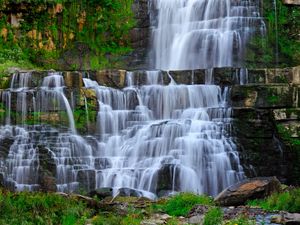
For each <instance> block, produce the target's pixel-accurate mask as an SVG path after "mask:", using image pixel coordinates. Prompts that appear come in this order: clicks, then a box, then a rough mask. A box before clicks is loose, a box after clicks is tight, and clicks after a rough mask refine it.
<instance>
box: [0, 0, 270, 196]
mask: <svg viewBox="0 0 300 225" xmlns="http://www.w3.org/2000/svg"><path fill="white" fill-rule="evenodd" d="M151 7H152V9H153V11H152V13H153V14H152V15H151V16H152V19H153V21H155V20H157V26H155V28H154V33H153V49H152V56H153V58H152V59H153V62H154V65H155V68H159V69H167V70H169V69H195V68H212V67H221V66H237V65H240V63H241V62H242V60H240V59H242V58H243V54H244V52H243V51H244V47H245V44H246V42H247V40H248V39H249V38H250V36H251V35H252V33H253V32H255V28H258V29H262V30H263V29H264V26H263V23H262V22H261V19H260V17H259V15H258V10H257V7H256V6H255V5H254V2H253V1H246V0H241V1H235V3H234V4H233V3H232V1H229V0H224V1H221V0H209V1H206V0H181V1H180V0H154V1H152V2H151ZM155 12H157V17H156V19H155V18H154V17H155V16H156V14H155ZM153 23H154V22H153ZM154 25H155V23H154ZM240 71H241V72H240V73H239V74H238V73H237V80H238V82H239V83H240V84H244V83H246V82H247V79H248V78H247V77H248V74H247V70H240ZM22 76H23V75H22ZM22 76H21V77H22ZM135 76H136V74H135V73H134V72H129V73H128V74H127V87H126V88H124V89H123V90H117V89H113V88H108V87H104V86H101V85H99V84H98V83H97V82H96V81H92V80H91V79H89V78H84V79H83V82H84V84H85V88H87V89H94V90H95V91H96V93H97V100H98V104H99V111H98V115H97V131H96V133H95V134H93V136H88V137H84V136H79V135H77V134H76V129H75V122H74V116H73V111H72V108H74V106H75V103H74V102H75V101H74V99H73V97H74V96H73V97H71V99H72V100H70V101H69V100H68V98H67V96H66V95H65V94H64V82H63V77H62V75H61V74H59V73H52V74H51V73H50V74H49V75H48V76H47V77H45V78H44V80H43V83H42V85H41V87H38V90H37V91H36V92H35V94H32V93H31V91H32V90H30V88H28V86H29V85H28V84H29V82H30V79H31V78H30V77H29V76H28V77H26V76H25V77H22V78H21V77H20V78H17V77H13V79H12V85H11V88H10V90H8V91H5V92H4V95H3V101H5V103H6V104H5V105H6V107H7V108H8V109H9V110H7V116H6V122H7V124H8V125H9V124H10V123H11V118H10V117H11V108H12V103H11V94H12V92H13V91H14V90H17V89H20V88H21V89H20V90H19V91H21V90H22V91H21V93H23V92H24V91H25V93H26V95H24V93H23V94H21V95H20V97H19V96H18V98H17V99H20V100H19V103H18V105H17V110H18V111H19V112H21V123H20V124H23V125H24V120H25V118H26V116H27V115H28V113H29V111H32V109H30V107H29V104H28V100H25V99H30V101H32V108H33V111H34V112H41V113H43V112H49V113H51V112H61V111H64V110H65V111H66V114H67V116H68V122H69V123H68V125H69V131H67V132H61V131H60V130H55V129H53V128H50V127H48V126H41V127H39V126H36V127H26V126H23V127H12V126H6V127H1V128H2V129H1V132H0V139H1V138H5V137H6V136H7V135H11V136H17V137H16V138H15V141H14V143H13V145H12V146H11V148H10V149H9V156H8V158H7V160H6V162H5V168H6V171H4V174H5V178H6V180H8V181H10V182H12V183H14V184H15V186H16V187H17V189H19V190H22V189H29V190H34V189H36V188H37V186H38V184H37V180H36V179H37V174H36V172H37V168H38V166H39V164H38V162H37V159H36V157H37V156H36V148H37V146H38V145H43V146H44V147H46V148H47V149H48V150H49V151H50V152H51V156H52V159H54V161H55V165H56V172H55V174H56V183H57V189H58V190H59V191H75V190H79V189H80V188H85V189H86V190H91V189H95V188H99V187H113V188H114V190H118V189H119V188H122V187H128V188H132V189H136V190H138V191H141V193H142V195H144V196H148V197H151V198H154V197H155V195H156V194H163V192H164V194H166V193H170V192H174V191H192V192H195V193H207V194H211V195H216V194H217V193H218V192H220V191H221V190H222V189H223V188H225V187H227V186H229V185H230V184H233V183H235V182H236V181H239V180H241V179H243V178H244V174H243V169H242V167H241V165H240V163H239V157H238V153H237V151H236V146H235V144H234V142H233V141H232V139H231V137H230V126H231V124H230V116H231V109H230V107H229V106H228V104H227V96H228V93H229V91H230V90H229V88H228V87H224V88H223V89H221V88H220V87H218V86H216V85H213V83H214V77H213V69H208V70H207V71H206V76H205V85H195V84H194V83H193V82H192V84H191V85H180V84H178V85H177V84H176V82H175V81H174V80H173V78H172V76H171V75H170V73H168V76H169V79H170V81H171V82H170V84H169V85H164V83H165V81H164V79H163V74H162V73H161V72H159V71H147V72H146V79H145V82H142V83H145V85H140V84H139V82H137V81H136V79H135ZM16 80H18V82H17V83H18V84H17V83H16ZM30 101H29V102H30ZM70 102H71V103H72V104H70ZM71 106H73V107H71ZM85 110H87V100H86V99H85ZM87 114H88V113H87ZM17 122H18V121H17ZM7 129H8V131H6V130H7ZM14 129H15V130H16V131H14ZM159 192H161V193H159ZM115 193H116V192H115Z"/></svg>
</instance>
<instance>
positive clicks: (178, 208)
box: [156, 193, 213, 216]
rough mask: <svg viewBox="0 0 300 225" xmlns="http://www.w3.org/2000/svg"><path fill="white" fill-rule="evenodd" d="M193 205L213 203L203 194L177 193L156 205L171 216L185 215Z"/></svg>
mask: <svg viewBox="0 0 300 225" xmlns="http://www.w3.org/2000/svg"><path fill="white" fill-rule="evenodd" d="M195 205H213V199H212V198H211V197H208V196H204V195H195V194H192V193H179V194H177V195H175V196H173V197H171V198H170V199H168V200H167V201H166V202H164V203H162V204H158V205H157V206H156V207H157V208H158V209H160V210H162V211H164V212H166V213H168V214H169V215H171V216H186V215H187V214H188V213H189V211H190V210H191V209H192V208H193V207H194V206H195Z"/></svg>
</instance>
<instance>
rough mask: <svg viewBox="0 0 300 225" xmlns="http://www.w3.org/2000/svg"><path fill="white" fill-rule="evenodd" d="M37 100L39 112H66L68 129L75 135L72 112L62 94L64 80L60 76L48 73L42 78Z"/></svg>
mask: <svg viewBox="0 0 300 225" xmlns="http://www.w3.org/2000/svg"><path fill="white" fill-rule="evenodd" d="M38 98H39V99H40V101H39V103H40V105H39V107H38V108H39V109H40V111H41V112H49V111H51V110H52V111H60V110H66V112H67V116H68V120H69V128H70V130H71V132H72V133H73V134H75V133H76V128H75V121H74V116H73V111H72V108H71V105H70V103H69V101H68V99H67V97H66V96H65V94H64V80H63V77H62V75H61V74H59V73H50V74H49V75H48V76H46V77H45V78H44V80H43V83H42V87H41V91H40V92H38Z"/></svg>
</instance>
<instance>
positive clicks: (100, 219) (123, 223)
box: [92, 210, 143, 225]
mask: <svg viewBox="0 0 300 225" xmlns="http://www.w3.org/2000/svg"><path fill="white" fill-rule="evenodd" d="M142 219H143V215H142V213H141V211H140V210H134V211H131V212H129V213H128V214H127V215H126V216H120V215H116V214H106V215H105V214H104V215H98V216H95V217H94V218H93V219H92V224H93V225H108V224H110V225H139V224H140V223H141V221H142Z"/></svg>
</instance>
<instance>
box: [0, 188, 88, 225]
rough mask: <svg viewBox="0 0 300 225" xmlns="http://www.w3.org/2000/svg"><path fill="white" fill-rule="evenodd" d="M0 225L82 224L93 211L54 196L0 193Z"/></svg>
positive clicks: (71, 200)
mask: <svg viewBox="0 0 300 225" xmlns="http://www.w3.org/2000/svg"><path fill="white" fill-rule="evenodd" d="M0 211H1V218H0V224H7V225H9V224H20V225H23V224H24V225H25V224H26V225H29V224H32V225H33V224H34V225H38V224H62V225H71V224H85V220H86V219H87V217H89V216H90V214H91V213H92V211H91V210H90V209H87V208H86V206H85V204H84V203H82V202H79V201H77V200H74V199H67V198H64V197H62V196H59V195H56V194H46V193H43V194H42V193H28V192H21V193H11V192H5V191H3V190H1V191H0Z"/></svg>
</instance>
